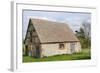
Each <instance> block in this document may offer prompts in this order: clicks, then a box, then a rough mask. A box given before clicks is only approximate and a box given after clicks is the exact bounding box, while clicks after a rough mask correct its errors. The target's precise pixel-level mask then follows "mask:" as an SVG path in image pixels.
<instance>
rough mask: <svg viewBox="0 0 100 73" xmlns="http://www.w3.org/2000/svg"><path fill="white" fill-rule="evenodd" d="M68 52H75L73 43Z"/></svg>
mask: <svg viewBox="0 0 100 73" xmlns="http://www.w3.org/2000/svg"><path fill="white" fill-rule="evenodd" d="M70 51H71V53H74V52H75V43H70Z"/></svg>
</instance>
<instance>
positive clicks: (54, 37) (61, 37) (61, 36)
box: [31, 19, 79, 43]
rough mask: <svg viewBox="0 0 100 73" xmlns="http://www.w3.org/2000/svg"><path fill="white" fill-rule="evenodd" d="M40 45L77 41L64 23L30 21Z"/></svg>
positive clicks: (40, 20)
mask: <svg viewBox="0 0 100 73" xmlns="http://www.w3.org/2000/svg"><path fill="white" fill-rule="evenodd" d="M31 21H32V24H33V26H34V27H35V30H36V32H37V34H38V37H39V39H40V42H41V43H47V42H48V43H50V42H69V41H71V42H72V41H79V40H78V39H77V37H76V36H75V35H74V33H73V32H72V30H71V29H70V28H69V27H68V25H67V24H65V23H58V22H52V21H48V20H42V19H31Z"/></svg>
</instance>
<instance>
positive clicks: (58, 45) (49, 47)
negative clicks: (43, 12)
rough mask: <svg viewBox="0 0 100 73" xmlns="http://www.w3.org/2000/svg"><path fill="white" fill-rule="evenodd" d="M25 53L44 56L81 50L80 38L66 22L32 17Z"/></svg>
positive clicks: (25, 43)
mask: <svg viewBox="0 0 100 73" xmlns="http://www.w3.org/2000/svg"><path fill="white" fill-rule="evenodd" d="M24 51H25V54H27V55H29V56H32V57H37V58H43V57H48V56H54V55H61V54H73V53H77V52H81V45H80V42H79V40H78V38H77V37H76V36H75V34H74V33H73V32H72V30H71V29H70V28H69V26H68V25H67V24H65V23H60V22H54V21H49V20H43V19H30V20H29V24H28V28H27V32H26V36H25V40H24Z"/></svg>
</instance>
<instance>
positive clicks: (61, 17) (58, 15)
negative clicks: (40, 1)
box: [22, 10, 91, 39]
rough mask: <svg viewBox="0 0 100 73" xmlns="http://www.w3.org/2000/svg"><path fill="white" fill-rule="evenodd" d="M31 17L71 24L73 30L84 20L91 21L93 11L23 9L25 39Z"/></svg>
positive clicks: (77, 28)
mask: <svg viewBox="0 0 100 73" xmlns="http://www.w3.org/2000/svg"><path fill="white" fill-rule="evenodd" d="M30 18H38V19H45V20H50V21H55V22H62V23H66V24H68V25H69V27H70V28H71V29H72V31H73V32H75V31H76V30H79V28H80V27H81V26H82V23H83V22H89V23H91V13H83V12H60V11H57V12H54V11H34V10H33V11H32V10H23V19H22V20H23V26H22V33H23V37H22V38H23V39H24V38H25V35H26V31H27V27H28V23H29V19H30Z"/></svg>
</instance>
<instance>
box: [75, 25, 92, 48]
mask: <svg viewBox="0 0 100 73" xmlns="http://www.w3.org/2000/svg"><path fill="white" fill-rule="evenodd" d="M87 32H88V31H87ZM76 36H77V37H78V38H79V40H80V43H81V46H82V48H89V47H90V45H91V40H90V38H89V36H87V35H86V31H85V26H84V28H83V27H80V29H79V31H76Z"/></svg>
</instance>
